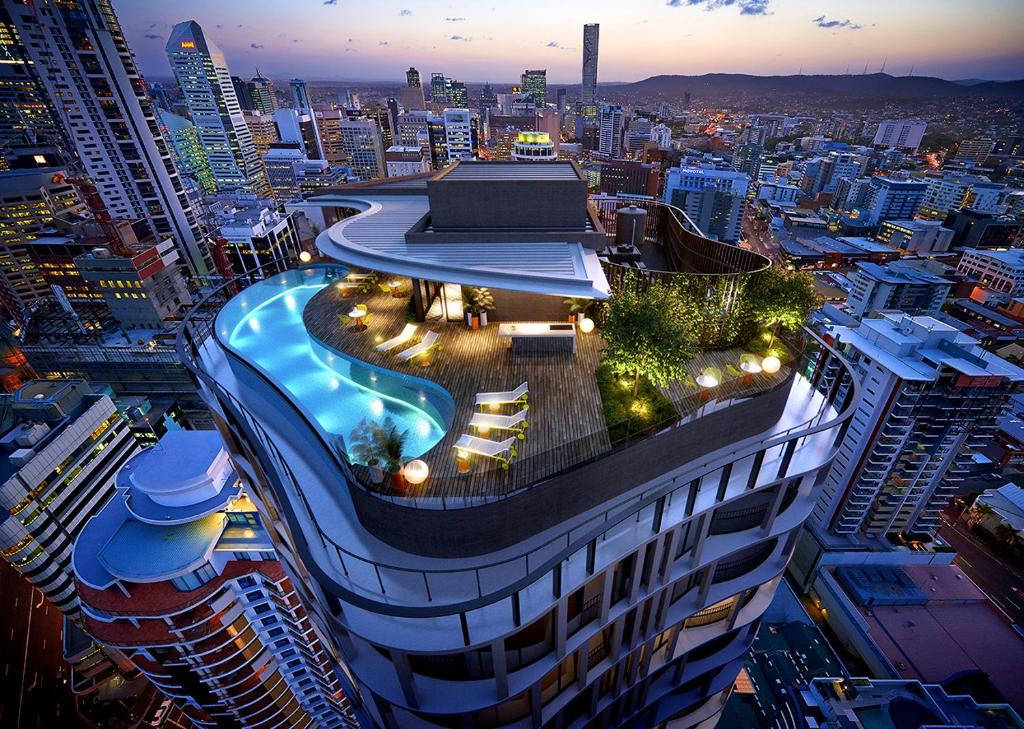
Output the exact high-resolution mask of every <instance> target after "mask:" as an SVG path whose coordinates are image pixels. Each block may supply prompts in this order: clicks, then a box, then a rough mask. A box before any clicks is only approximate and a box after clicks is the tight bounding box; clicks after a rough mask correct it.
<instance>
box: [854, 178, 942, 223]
mask: <svg viewBox="0 0 1024 729" xmlns="http://www.w3.org/2000/svg"><path fill="white" fill-rule="evenodd" d="M927 189H928V183H926V182H918V181H916V180H899V179H896V178H893V177H872V178H871V190H870V192H869V193H868V199H867V201H866V202H865V203H864V216H865V220H866V221H867V222H869V223H870V224H872V225H877V224H878V223H880V222H882V221H883V220H906V219H907V218H913V217H914V213H915V212H916V211H917V209H918V207H920V205H921V201H922V200H923V199H924V194H925V191H926V190H927Z"/></svg>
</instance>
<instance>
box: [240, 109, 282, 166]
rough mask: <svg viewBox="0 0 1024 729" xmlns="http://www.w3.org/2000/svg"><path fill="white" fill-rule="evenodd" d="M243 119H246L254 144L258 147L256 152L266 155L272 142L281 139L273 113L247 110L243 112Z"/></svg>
mask: <svg viewBox="0 0 1024 729" xmlns="http://www.w3.org/2000/svg"><path fill="white" fill-rule="evenodd" d="M242 119H244V120H245V126H247V127H249V134H250V135H251V136H252V143H253V146H255V147H256V153H257V154H259V155H260V156H263V155H265V154H266V153H267V152H268V151H269V150H270V145H271V144H273V143H274V142H280V141H281V136H280V134H279V133H278V130H277V124H276V123H275V121H274V115H273V114H261V113H260V112H258V111H245V112H242Z"/></svg>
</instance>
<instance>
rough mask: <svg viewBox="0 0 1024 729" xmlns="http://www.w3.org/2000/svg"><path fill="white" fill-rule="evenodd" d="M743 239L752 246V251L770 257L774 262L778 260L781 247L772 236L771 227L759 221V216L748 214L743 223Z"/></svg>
mask: <svg viewBox="0 0 1024 729" xmlns="http://www.w3.org/2000/svg"><path fill="white" fill-rule="evenodd" d="M742 231H743V238H744V239H745V240H746V241H747V243H749V244H750V248H751V250H753V251H754V252H756V253H760V254H761V255H764V256H768V258H771V259H772V260H773V261H775V260H778V255H779V246H778V243H776V241H775V237H774V236H773V235H772V230H771V226H770V225H768V224H767V223H763V222H761V221H760V220H758V219H757V216H755V215H753V214H752V213H750V212H747V213H746V214H745V215H744V216H743V222H742Z"/></svg>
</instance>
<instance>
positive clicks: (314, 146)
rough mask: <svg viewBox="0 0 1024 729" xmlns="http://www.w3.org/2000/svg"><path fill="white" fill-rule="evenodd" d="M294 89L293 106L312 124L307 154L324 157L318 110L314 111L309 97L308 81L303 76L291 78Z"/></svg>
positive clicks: (312, 157) (310, 156)
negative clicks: (317, 116) (318, 123)
mask: <svg viewBox="0 0 1024 729" xmlns="http://www.w3.org/2000/svg"><path fill="white" fill-rule="evenodd" d="M291 89H292V106H294V107H295V110H296V111H298V112H299V114H300V115H302V116H304V117H306V118H307V119H308V120H309V121H308V123H309V124H310V127H311V129H310V132H309V134H307V135H306V136H308V137H309V138H310V139H309V142H308V143H307V144H306V156H307V157H309V159H324V151H323V142H321V141H320V129H319V127H318V125H317V119H316V112H314V111H313V100H312V99H311V98H310V97H309V89H308V88H307V87H306V82H305V81H303V80H302V79H301V78H293V79H292V80H291Z"/></svg>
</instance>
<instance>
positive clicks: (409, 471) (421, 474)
mask: <svg viewBox="0 0 1024 729" xmlns="http://www.w3.org/2000/svg"><path fill="white" fill-rule="evenodd" d="M402 474H403V475H404V476H405V480H406V481H408V482H409V483H411V484H413V485H414V486H415V485H416V484H421V483H423V482H424V481H426V480H427V476H429V475H430V467H429V466H427V464H426V463H424V462H423V461H421V460H420V459H418V458H417V459H416V460H415V461H409V462H408V463H406V464H405V468H403V469H402Z"/></svg>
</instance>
